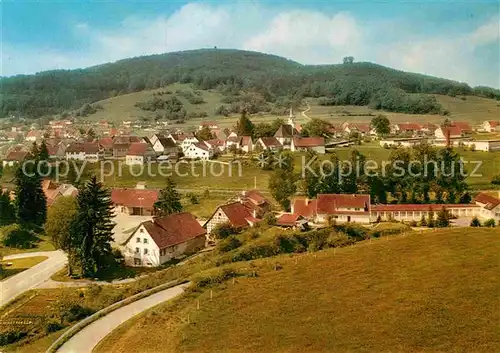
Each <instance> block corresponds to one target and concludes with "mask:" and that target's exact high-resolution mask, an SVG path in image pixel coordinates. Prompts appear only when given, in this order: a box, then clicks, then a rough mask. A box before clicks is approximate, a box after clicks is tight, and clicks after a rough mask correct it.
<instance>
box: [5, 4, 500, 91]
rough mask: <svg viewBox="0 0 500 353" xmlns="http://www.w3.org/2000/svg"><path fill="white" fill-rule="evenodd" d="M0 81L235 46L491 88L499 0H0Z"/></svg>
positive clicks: (496, 64)
mask: <svg viewBox="0 0 500 353" xmlns="http://www.w3.org/2000/svg"><path fill="white" fill-rule="evenodd" d="M0 1H1V3H0V11H1V19H0V20H1V26H0V28H1V48H0V49H1V51H0V52H1V66H0V75H2V76H11V75H16V74H31V73H36V72H39V71H43V70H52V69H73V68H82V67H88V66H92V65H97V64H102V63H106V62H112V61H116V60H120V59H124V58H128V57H134V56H140V55H147V54H158V53H165V52H171V51H179V50H188V49H198V48H213V47H214V46H217V47H218V48H236V49H245V50H254V51H260V52H264V53H270V54H276V55H280V56H284V57H286V58H288V59H292V60H295V61H298V62H300V63H302V64H333V63H340V62H341V61H342V58H343V57H344V56H348V55H351V56H354V58H355V60H356V61H370V62H375V63H378V64H381V65H385V66H390V67H393V68H396V69H400V70H405V71H411V72H419V73H424V74H429V75H434V76H439V77H444V78H449V79H454V80H457V81H462V82H466V83H468V84H470V85H472V86H476V85H486V86H490V87H495V88H500V1H498V0H495V1H489V0H488V1H487V0H476V1H473V0H467V1H466V0H463V1H448V0H434V1H404V0H398V1H392V0H385V1H380V0H375V1H369V0H364V1H357V0H353V1H347V0H344V1H335V0H309V1H291V0H289V1H277V0H275V1H265V0H260V1H251V0H247V1H243V0H240V1H238V0H236V1H230V0H225V1H224V0H219V1H215V0H214V1H201V2H197V1H195V2H188V1H166V0H164V1H151V0H147V1H146V0H144V1H130V0H119V1H118V0H116V1H99V0H93V1H85V0H66V1H61V0H52V1H48V0H37V1H27V0H0Z"/></svg>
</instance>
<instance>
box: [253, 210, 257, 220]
mask: <svg viewBox="0 0 500 353" xmlns="http://www.w3.org/2000/svg"><path fill="white" fill-rule="evenodd" d="M253 218H257V210H256V209H255V208H254V209H253Z"/></svg>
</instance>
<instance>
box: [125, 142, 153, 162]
mask: <svg viewBox="0 0 500 353" xmlns="http://www.w3.org/2000/svg"><path fill="white" fill-rule="evenodd" d="M155 159H156V153H155V151H154V150H153V147H151V146H150V145H149V144H147V143H142V142H134V143H131V144H130V147H129V149H128V151H127V155H126V156H125V164H127V165H137V164H145V163H150V162H152V161H154V160H155Z"/></svg>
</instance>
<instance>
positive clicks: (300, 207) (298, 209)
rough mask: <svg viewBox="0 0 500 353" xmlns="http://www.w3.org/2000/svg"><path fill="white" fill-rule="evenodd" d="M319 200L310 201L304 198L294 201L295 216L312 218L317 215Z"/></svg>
mask: <svg viewBox="0 0 500 353" xmlns="http://www.w3.org/2000/svg"><path fill="white" fill-rule="evenodd" d="M317 204H318V202H317V200H315V199H313V200H309V199H303V198H297V199H294V200H293V207H292V209H293V213H294V214H295V215H301V216H303V217H306V218H312V217H314V216H315V215H316V208H317Z"/></svg>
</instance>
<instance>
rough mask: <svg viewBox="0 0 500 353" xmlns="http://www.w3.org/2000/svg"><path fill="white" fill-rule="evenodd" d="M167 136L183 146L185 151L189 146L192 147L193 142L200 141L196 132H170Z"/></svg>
mask: <svg viewBox="0 0 500 353" xmlns="http://www.w3.org/2000/svg"><path fill="white" fill-rule="evenodd" d="M167 137H169V138H171V139H172V140H174V141H175V143H176V144H177V145H179V146H180V147H181V149H182V151H183V152H184V153H185V150H186V149H187V148H188V147H190V146H191V145H192V144H193V143H198V142H200V141H199V140H198V139H197V138H196V136H195V135H194V134H170V135H168V136H167Z"/></svg>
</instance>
